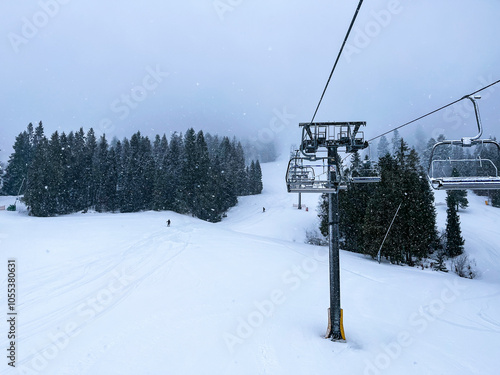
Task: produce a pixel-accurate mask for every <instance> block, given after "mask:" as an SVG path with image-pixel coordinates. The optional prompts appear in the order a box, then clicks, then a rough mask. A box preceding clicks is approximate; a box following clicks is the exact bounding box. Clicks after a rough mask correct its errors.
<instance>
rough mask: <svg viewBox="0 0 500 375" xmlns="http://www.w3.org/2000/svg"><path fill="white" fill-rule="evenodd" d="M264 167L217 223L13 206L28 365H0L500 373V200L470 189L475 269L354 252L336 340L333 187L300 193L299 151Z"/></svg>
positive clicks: (466, 230) (5, 250)
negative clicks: (331, 329)
mask: <svg viewBox="0 0 500 375" xmlns="http://www.w3.org/2000/svg"><path fill="white" fill-rule="evenodd" d="M262 167H263V178H264V192H263V194H262V195H259V196H254V197H243V198H240V200H239V204H238V205H237V206H236V207H234V208H232V209H231V210H230V211H229V213H228V217H227V218H226V219H225V220H224V221H223V222H221V223H218V224H211V223H206V222H203V221H200V220H197V219H194V218H191V217H188V216H183V215H178V214H175V213H171V212H160V213H158V212H143V213H134V214H111V213H107V214H97V213H87V214H81V213H79V214H73V215H68V216H62V217H55V218H34V217H30V216H27V214H26V212H23V211H22V210H21V211H20V212H7V211H0V249H1V262H2V264H3V266H2V267H1V268H0V269H2V270H3V271H2V272H1V273H0V280H1V282H2V290H1V292H0V295H1V296H2V297H1V304H0V309H1V311H2V312H4V317H5V316H6V315H5V314H6V312H7V301H6V298H5V296H6V284H7V271H6V270H7V266H6V265H7V259H11V258H15V259H16V265H17V284H18V296H17V301H18V302H17V311H18V316H17V333H18V335H19V336H18V340H17V343H16V345H17V355H16V368H15V369H14V368H11V367H9V366H7V362H8V360H7V359H6V358H5V356H2V358H3V359H2V361H1V363H0V373H1V374H50V375H57V374H92V375H94V374H124V375H126V374H130V375H132V374H134V375H136V374H217V375H220V374H228V375H229V374H231V375H233V374H251V375H255V374H286V375H290V374H370V375H374V374H398V375H400V374H419V375H421V374H453V375H459V374H464V375H465V374H481V375H486V374H498V373H499V371H500V370H499V368H500V358H499V356H498V348H499V347H500V275H499V272H500V234H499V231H498V222H499V219H500V209H496V208H493V207H491V206H486V205H485V204H484V198H480V197H475V196H473V195H471V194H470V195H469V201H470V207H469V208H468V209H467V210H465V211H462V212H461V222H462V230H463V234H464V237H465V239H466V251H467V252H468V253H469V254H470V256H471V257H472V258H474V259H475V260H476V262H477V265H478V269H480V271H481V275H480V277H479V278H478V279H475V280H467V279H461V278H459V277H457V276H456V275H454V274H452V273H447V274H445V273H438V272H434V271H431V270H428V269H425V270H421V269H418V268H411V267H399V266H393V265H389V264H384V263H382V264H378V263H376V262H374V261H372V260H371V259H369V258H366V257H364V256H361V255H358V254H352V253H347V252H342V253H341V283H342V290H341V295H342V308H343V310H344V328H345V332H346V336H347V341H346V342H345V343H334V342H331V341H329V340H325V339H323V338H322V336H323V335H324V333H325V331H326V326H327V307H328V301H329V287H328V256H327V249H326V248H321V247H314V246H310V245H306V244H304V238H305V230H306V229H311V228H313V227H315V225H316V222H317V213H316V206H317V203H318V199H319V196H317V195H304V196H303V202H304V204H305V205H306V206H308V207H309V210H308V211H306V210H301V211H299V210H297V209H296V208H293V206H292V205H293V203H296V201H297V196H296V195H295V194H288V193H287V192H286V188H285V183H284V173H285V169H286V165H285V163H280V162H276V163H270V164H264V165H263V166H262ZM444 197H445V195H444V193H442V192H438V194H437V195H436V204H437V211H438V220H439V225H440V226H441V227H442V226H444V223H445V219H446V212H445V211H446V206H445V205H444ZM13 200H14V199H13V198H12V197H0V205H4V204H7V205H8V204H11V203H13ZM263 207H265V208H266V212H265V213H263V212H262V208H263ZM167 219H170V220H171V221H172V224H171V227H169V228H167V227H166V224H165V221H166V220H167ZM0 326H1V327H2V329H1V330H0V332H1V336H0V337H1V339H0V342H1V343H2V347H3V348H6V347H8V343H7V341H8V340H7V329H8V328H7V324H6V323H5V321H4V323H2V325H0Z"/></svg>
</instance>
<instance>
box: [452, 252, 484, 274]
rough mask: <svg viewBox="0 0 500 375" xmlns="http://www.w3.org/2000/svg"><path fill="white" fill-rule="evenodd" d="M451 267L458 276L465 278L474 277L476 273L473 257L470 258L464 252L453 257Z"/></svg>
mask: <svg viewBox="0 0 500 375" xmlns="http://www.w3.org/2000/svg"><path fill="white" fill-rule="evenodd" d="M452 269H453V271H454V272H455V273H456V274H457V275H458V276H460V277H465V278H467V279H474V278H475V277H476V276H477V275H478V272H477V270H476V261H475V260H474V259H472V260H470V259H469V257H468V256H467V255H466V254H462V255H460V256H458V257H456V258H455V259H453V262H452Z"/></svg>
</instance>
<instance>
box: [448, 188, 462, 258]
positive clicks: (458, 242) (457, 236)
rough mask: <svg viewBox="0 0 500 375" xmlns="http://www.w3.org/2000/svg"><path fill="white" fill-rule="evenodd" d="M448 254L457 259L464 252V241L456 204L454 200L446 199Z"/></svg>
mask: <svg viewBox="0 0 500 375" xmlns="http://www.w3.org/2000/svg"><path fill="white" fill-rule="evenodd" d="M446 204H447V206H448V208H447V210H446V254H447V255H448V256H450V257H456V256H458V255H460V254H462V253H463V252H464V243H465V241H464V239H463V238H462V230H461V229H460V217H459V216H458V213H457V210H456V204H455V202H454V201H453V199H449V195H448V196H447V197H446Z"/></svg>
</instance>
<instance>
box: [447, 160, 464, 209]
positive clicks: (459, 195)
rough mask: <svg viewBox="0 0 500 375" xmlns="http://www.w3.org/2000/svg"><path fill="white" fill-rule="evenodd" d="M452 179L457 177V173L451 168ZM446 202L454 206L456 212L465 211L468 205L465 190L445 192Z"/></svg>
mask: <svg viewBox="0 0 500 375" xmlns="http://www.w3.org/2000/svg"><path fill="white" fill-rule="evenodd" d="M451 176H452V177H459V176H460V175H459V173H458V171H457V169H456V168H453V171H452V174H451ZM446 200H447V202H448V200H449V201H450V204H452V205H454V206H455V211H457V212H458V209H459V208H462V209H465V208H467V207H468V205H469V200H468V199H467V190H448V191H447V192H446Z"/></svg>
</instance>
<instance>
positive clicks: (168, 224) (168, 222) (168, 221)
mask: <svg viewBox="0 0 500 375" xmlns="http://www.w3.org/2000/svg"><path fill="white" fill-rule="evenodd" d="M169 226H170V219H168V220H167V227H169Z"/></svg>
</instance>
